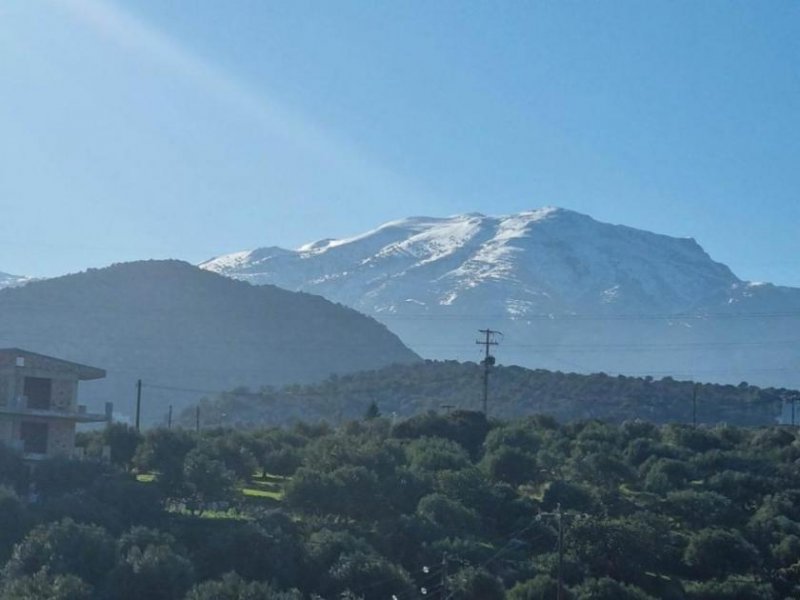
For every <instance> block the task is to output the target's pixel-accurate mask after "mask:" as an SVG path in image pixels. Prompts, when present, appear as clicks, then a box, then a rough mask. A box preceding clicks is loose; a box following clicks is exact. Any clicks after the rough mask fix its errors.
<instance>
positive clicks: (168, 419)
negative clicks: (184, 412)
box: [167, 404, 172, 429]
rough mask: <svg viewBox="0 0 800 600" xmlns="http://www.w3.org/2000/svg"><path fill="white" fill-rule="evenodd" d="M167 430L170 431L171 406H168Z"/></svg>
mask: <svg viewBox="0 0 800 600" xmlns="http://www.w3.org/2000/svg"><path fill="white" fill-rule="evenodd" d="M167 429H172V404H170V405H169V412H168V413H167Z"/></svg>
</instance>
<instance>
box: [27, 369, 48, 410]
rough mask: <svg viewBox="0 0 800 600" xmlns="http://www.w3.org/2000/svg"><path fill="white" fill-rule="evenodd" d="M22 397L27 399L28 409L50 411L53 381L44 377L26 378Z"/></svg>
mask: <svg viewBox="0 0 800 600" xmlns="http://www.w3.org/2000/svg"><path fill="white" fill-rule="evenodd" d="M23 395H24V396H25V397H26V398H27V399H28V408H33V409H36V410H50V401H51V399H52V397H53V380H52V379H46V378H44V377H26V378H25V390H24V392H23Z"/></svg>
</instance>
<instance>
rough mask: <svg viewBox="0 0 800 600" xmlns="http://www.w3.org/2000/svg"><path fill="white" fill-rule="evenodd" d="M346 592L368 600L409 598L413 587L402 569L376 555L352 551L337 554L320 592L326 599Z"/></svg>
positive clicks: (412, 592) (412, 593)
mask: <svg viewBox="0 0 800 600" xmlns="http://www.w3.org/2000/svg"><path fill="white" fill-rule="evenodd" d="M348 591H349V592H351V593H353V594H355V595H360V594H367V595H368V597H369V598H391V597H392V596H393V595H395V596H397V597H410V596H413V595H414V586H413V583H412V581H411V577H410V576H409V575H408V573H406V572H405V571H404V570H403V568H402V567H399V566H398V565H395V564H392V563H391V562H389V561H388V560H386V559H385V558H383V557H382V556H379V555H377V554H374V553H365V552H362V551H355V552H352V553H345V554H342V555H340V556H339V558H338V559H337V560H336V562H335V563H334V564H333V565H331V567H330V569H329V570H328V575H327V577H326V583H325V584H324V585H323V590H322V592H323V595H324V596H326V597H334V594H341V593H342V592H348Z"/></svg>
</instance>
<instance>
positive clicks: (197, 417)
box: [194, 404, 200, 433]
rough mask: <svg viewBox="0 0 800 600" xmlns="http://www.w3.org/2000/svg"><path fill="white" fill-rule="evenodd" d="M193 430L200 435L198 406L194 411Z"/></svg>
mask: <svg viewBox="0 0 800 600" xmlns="http://www.w3.org/2000/svg"><path fill="white" fill-rule="evenodd" d="M194 428H195V431H197V433H200V405H199V404H198V405H197V408H196V409H195V411H194Z"/></svg>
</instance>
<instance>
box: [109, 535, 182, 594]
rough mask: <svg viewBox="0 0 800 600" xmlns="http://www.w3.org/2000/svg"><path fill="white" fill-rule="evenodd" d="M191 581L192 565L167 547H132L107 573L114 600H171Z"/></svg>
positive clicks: (156, 544)
mask: <svg viewBox="0 0 800 600" xmlns="http://www.w3.org/2000/svg"><path fill="white" fill-rule="evenodd" d="M193 581H194V568H193V567H192V563H191V562H190V561H189V559H188V558H187V557H185V556H183V555H181V554H179V553H178V552H176V551H175V550H173V549H172V548H171V547H170V546H169V545H166V544H159V543H155V544H144V545H133V546H131V547H129V548H128V549H127V550H126V551H125V552H124V554H123V555H122V556H121V557H120V561H119V563H117V565H116V566H115V567H114V569H113V571H112V572H111V574H110V576H109V585H108V589H109V590H110V592H111V593H112V594H113V597H114V598H115V599H117V600H139V599H140V598H147V599H148V600H172V599H174V598H181V597H182V596H183V595H184V594H185V593H186V591H187V590H188V589H189V586H191V585H192V583H193Z"/></svg>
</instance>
